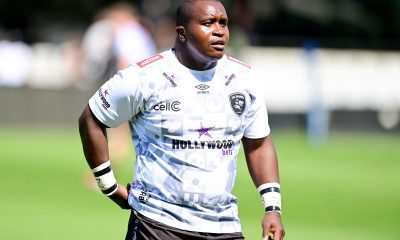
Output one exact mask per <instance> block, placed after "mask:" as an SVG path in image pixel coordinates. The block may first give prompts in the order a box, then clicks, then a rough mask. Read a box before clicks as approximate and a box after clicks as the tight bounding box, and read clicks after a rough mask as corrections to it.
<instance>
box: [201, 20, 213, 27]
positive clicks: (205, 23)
mask: <svg viewBox="0 0 400 240" xmlns="http://www.w3.org/2000/svg"><path fill="white" fill-rule="evenodd" d="M202 24H203V25H204V26H206V27H211V26H212V22H211V21H207V22H203V23H202Z"/></svg>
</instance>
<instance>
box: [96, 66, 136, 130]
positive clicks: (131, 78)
mask: <svg viewBox="0 0 400 240" xmlns="http://www.w3.org/2000/svg"><path fill="white" fill-rule="evenodd" d="M141 89H142V88H141V83H140V78H139V74H138V73H137V71H136V70H135V68H134V67H129V68H127V69H125V70H122V71H120V72H118V73H117V74H116V75H115V76H113V77H112V78H110V79H109V80H108V81H107V82H105V83H104V84H103V85H102V86H101V87H100V88H99V89H98V90H97V92H96V93H95V94H94V95H93V96H92V97H91V98H90V99H89V107H90V109H91V110H92V112H93V114H94V115H95V116H96V118H97V119H98V120H99V121H100V122H102V123H103V124H105V125H106V126H108V127H112V128H114V127H118V126H119V125H121V124H122V123H124V122H126V121H128V120H130V119H131V118H132V117H134V116H135V115H136V114H137V113H138V112H139V111H140V109H141V108H142V105H143V94H142V91H141Z"/></svg>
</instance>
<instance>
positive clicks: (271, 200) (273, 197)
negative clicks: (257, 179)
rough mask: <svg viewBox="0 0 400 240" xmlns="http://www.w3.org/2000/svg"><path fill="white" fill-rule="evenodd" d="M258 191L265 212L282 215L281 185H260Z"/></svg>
mask: <svg viewBox="0 0 400 240" xmlns="http://www.w3.org/2000/svg"><path fill="white" fill-rule="evenodd" d="M257 189H258V191H259V192H260V195H261V200H262V202H263V207H264V209H265V212H274V211H275V212H279V213H281V208H282V207H281V205H282V204H281V193H280V184H279V183H265V184H262V185H260V186H259V187H258V188H257Z"/></svg>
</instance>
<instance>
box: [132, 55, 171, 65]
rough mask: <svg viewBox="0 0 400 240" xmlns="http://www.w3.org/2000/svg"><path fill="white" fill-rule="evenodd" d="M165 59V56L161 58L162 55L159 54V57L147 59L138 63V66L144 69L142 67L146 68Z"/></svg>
mask: <svg viewBox="0 0 400 240" xmlns="http://www.w3.org/2000/svg"><path fill="white" fill-rule="evenodd" d="M163 58H164V57H163V56H161V55H160V54H157V55H155V56H152V57H149V58H146V59H145V60H143V61H140V62H137V63H136V64H137V65H138V66H139V67H141V68H142V67H144V66H147V65H149V64H150V63H153V62H156V61H158V60H160V59H163Z"/></svg>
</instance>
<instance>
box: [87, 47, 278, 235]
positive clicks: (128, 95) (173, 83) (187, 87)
mask: <svg viewBox="0 0 400 240" xmlns="http://www.w3.org/2000/svg"><path fill="white" fill-rule="evenodd" d="M262 80H263V79H254V77H252V75H251V70H250V68H249V67H248V66H246V65H245V64H243V63H241V62H239V61H238V60H236V59H234V58H231V57H229V56H227V55H225V56H224V57H223V58H222V59H220V60H219V61H218V64H217V66H216V67H214V68H213V69H210V70H207V71H194V70H190V69H188V68H186V67H185V66H183V65H182V64H181V63H180V62H179V61H178V60H177V59H176V57H175V54H174V49H171V50H168V51H165V52H162V53H160V54H159V55H156V56H153V57H151V58H148V59H146V60H144V61H142V62H139V63H136V64H133V65H131V66H129V67H128V68H127V69H125V70H122V71H120V72H119V73H118V74H116V75H115V76H114V77H113V78H111V79H110V80H108V81H107V82H106V83H105V84H104V85H103V86H102V87H101V88H100V89H99V90H98V91H97V92H96V93H95V94H94V96H93V97H92V98H91V99H90V100H89V106H90V108H91V110H92V111H93V113H94V115H95V116H96V117H97V118H98V119H99V120H100V121H101V122H102V123H104V124H105V125H107V126H109V127H117V126H118V125H120V124H121V123H123V122H126V121H129V124H130V127H131V133H132V139H133V141H134V146H135V153H136V162H135V172H134V179H133V182H132V188H131V190H130V193H129V204H130V205H131V206H132V208H134V209H135V210H137V211H138V212H139V213H141V214H143V215H144V216H146V217H149V218H151V219H153V220H156V221H159V222H161V223H164V224H167V225H170V226H172V227H176V228H179V229H183V230H188V231H196V232H211V233H228V232H240V231H241V227H240V221H239V218H238V208H237V204H236V202H237V199H236V197H235V196H233V195H232V194H231V191H232V188H233V185H234V182H235V177H236V166H237V163H236V160H237V154H238V152H239V146H240V140H241V138H242V137H243V136H245V137H248V138H262V137H265V136H267V135H268V134H269V132H270V128H269V125H268V116H267V110H266V107H265V102H264V101H265V99H264V96H263V94H262V90H261V89H257V87H258V86H257V81H262Z"/></svg>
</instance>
